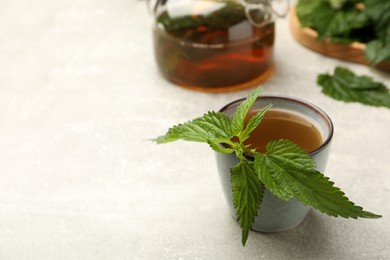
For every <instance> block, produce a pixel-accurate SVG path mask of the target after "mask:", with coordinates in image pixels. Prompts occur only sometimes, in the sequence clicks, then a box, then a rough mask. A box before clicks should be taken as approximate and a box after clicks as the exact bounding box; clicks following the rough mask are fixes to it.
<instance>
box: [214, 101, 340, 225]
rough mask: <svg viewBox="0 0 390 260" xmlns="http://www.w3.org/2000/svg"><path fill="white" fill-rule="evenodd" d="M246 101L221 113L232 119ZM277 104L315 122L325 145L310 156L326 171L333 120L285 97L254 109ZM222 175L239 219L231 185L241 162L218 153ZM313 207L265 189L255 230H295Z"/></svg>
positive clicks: (226, 195)
mask: <svg viewBox="0 0 390 260" xmlns="http://www.w3.org/2000/svg"><path fill="white" fill-rule="evenodd" d="M243 100H245V99H239V100H236V101H233V102H232V103H229V104H228V105H226V106H225V107H223V108H222V109H221V110H220V112H223V113H225V114H227V115H228V116H231V115H232V114H233V113H234V112H235V111H236V109H237V107H238V106H239V105H240V103H241V102H242V101H243ZM271 103H272V104H273V106H272V108H271V109H283V110H287V111H292V112H294V113H295V114H297V113H298V114H299V115H300V116H302V117H303V118H305V119H306V120H308V121H309V122H311V123H312V124H313V125H314V126H315V127H316V128H317V130H318V131H319V133H320V134H321V136H322V140H323V142H322V144H321V145H320V146H319V147H318V148H317V149H315V150H314V151H312V152H310V156H311V157H312V158H313V159H314V161H315V162H316V165H317V170H318V171H320V172H322V173H323V172H324V171H325V167H326V162H327V160H328V155H329V150H330V143H331V139H332V136H333V124H332V121H331V120H330V118H329V116H328V115H327V114H326V113H325V112H324V111H322V110H321V109H320V108H318V107H316V106H315V105H313V104H310V103H308V102H306V101H303V100H299V99H295V98H290V97H281V96H262V97H260V98H258V99H257V100H256V101H255V103H254V104H253V106H252V107H251V109H253V110H259V109H262V108H264V107H265V106H267V105H268V104H271ZM216 160H217V167H218V173H219V177H220V181H221V184H222V189H223V192H224V194H225V198H226V200H227V202H228V205H229V209H230V214H231V215H232V216H233V217H234V218H236V213H235V209H234V207H233V193H232V186H231V181H230V168H231V167H233V166H234V165H236V164H237V163H238V162H239V159H238V158H237V157H236V156H235V154H223V153H216ZM310 209H311V208H310V207H307V206H305V205H303V204H302V203H301V202H300V201H298V200H297V199H295V198H293V199H291V200H290V201H284V200H282V199H280V198H278V197H276V196H275V195H273V194H272V193H271V192H270V191H269V190H268V189H265V192H264V196H263V201H262V204H261V207H260V210H259V212H258V215H257V217H255V221H254V223H253V226H252V229H253V230H255V231H260V232H278V231H283V230H288V229H292V228H294V227H296V226H298V225H299V224H300V223H301V222H302V221H303V220H304V219H305V217H306V216H307V214H308V213H309V211H310Z"/></svg>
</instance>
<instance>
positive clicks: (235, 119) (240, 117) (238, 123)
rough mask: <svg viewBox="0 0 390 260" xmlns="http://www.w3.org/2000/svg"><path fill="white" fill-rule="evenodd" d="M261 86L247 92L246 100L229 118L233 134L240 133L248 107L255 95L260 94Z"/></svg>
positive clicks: (253, 100)
mask: <svg viewBox="0 0 390 260" xmlns="http://www.w3.org/2000/svg"><path fill="white" fill-rule="evenodd" d="M260 93H261V88H257V89H255V90H254V91H252V92H251V93H249V95H248V97H247V99H246V100H244V101H243V102H242V103H241V104H240V105H239V106H238V108H237V110H236V112H234V114H233V116H232V120H231V129H232V132H233V134H234V135H238V134H240V133H241V131H242V129H243V128H244V119H245V117H246V115H247V114H248V112H249V109H250V108H251V106H252V105H253V103H254V102H255V101H256V99H257V97H258V96H260Z"/></svg>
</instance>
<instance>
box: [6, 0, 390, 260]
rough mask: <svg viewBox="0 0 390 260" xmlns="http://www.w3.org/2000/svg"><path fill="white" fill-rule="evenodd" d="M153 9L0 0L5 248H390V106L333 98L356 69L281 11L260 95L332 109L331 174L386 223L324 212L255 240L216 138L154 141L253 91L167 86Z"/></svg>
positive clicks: (263, 255)
mask: <svg viewBox="0 0 390 260" xmlns="http://www.w3.org/2000/svg"><path fill="white" fill-rule="evenodd" d="M151 27H152V16H151V15H150V14H149V13H148V12H147V10H146V7H145V4H144V3H143V2H138V1H135V0H127V1H124V0H116V1H109V0H95V1H92V0H85V1H45V0H37V1H29V0H19V1H11V0H2V1H1V2H0V259H390V235H389V231H390V218H389V213H390V202H389V198H390V172H389V169H390V159H389V158H390V152H389V147H390V132H389V129H390V110H389V109H385V108H373V107H368V106H363V105H360V104H346V103H342V102H338V101H335V100H332V99H330V98H328V97H326V96H324V95H323V94H322V93H321V89H320V88H319V87H318V86H317V85H316V83H315V81H316V75H317V74H318V73H323V72H327V71H332V70H333V68H334V67H335V66H336V65H342V66H347V67H349V68H351V69H352V70H354V71H355V72H357V73H362V74H367V75H371V76H373V77H375V78H376V79H377V80H379V81H382V82H384V83H386V84H387V85H388V86H390V76H389V74H384V73H381V72H378V71H375V70H371V69H370V68H368V67H365V66H362V65H357V64H351V63H347V62H342V61H338V60H334V59H331V58H327V57H324V56H321V55H319V54H316V53H313V52H311V51H309V50H307V49H306V48H304V47H302V46H301V45H300V44H298V43H297V42H296V41H295V40H294V39H293V38H292V36H291V34H290V31H289V26H288V20H287V19H285V20H278V22H277V41H276V46H275V72H274V74H273V76H272V77H271V78H270V79H269V80H268V81H267V82H265V83H264V87H265V90H264V93H265V94H272V95H288V96H293V97H299V98H302V99H305V100H308V101H310V102H313V103H314V104H316V105H318V106H319V107H321V108H322V109H324V110H325V111H326V112H327V113H328V114H329V115H330V116H331V118H332V119H333V122H334V124H335V135H334V139H333V145H332V152H331V155H330V158H329V162H328V167H327V171H326V174H327V175H328V176H330V177H331V179H332V180H333V181H335V183H336V184H337V185H338V186H339V187H341V188H342V189H343V190H344V191H345V192H346V194H347V195H348V196H349V198H350V199H351V200H353V201H355V202H357V203H358V204H360V205H362V206H364V208H365V209H367V210H370V211H373V212H376V213H379V214H383V215H384V217H383V218H382V219H379V220H365V219H359V220H346V219H341V218H331V217H328V216H326V215H323V214H321V213H319V212H316V211H312V212H311V213H310V214H309V216H308V218H307V219H306V220H305V222H304V223H303V224H302V225H300V226H299V227H297V228H296V229H294V230H291V231H287V232H281V233H275V234H260V233H255V232H251V233H250V235H249V240H248V243H247V246H246V247H245V248H243V247H242V245H241V242H240V237H241V232H240V228H239V226H238V225H237V223H236V222H235V221H234V220H233V219H232V218H231V217H230V216H229V214H228V210H227V205H226V202H225V200H224V198H223V195H222V190H221V187H220V184H219V179H218V176H217V172H216V165H215V161H214V154H213V152H212V151H210V149H209V148H208V147H207V146H206V145H202V144H195V143H181V142H177V143H172V144H169V145H164V146H157V145H155V144H152V143H150V142H148V141H146V139H148V138H153V137H156V136H158V135H160V134H163V133H164V132H165V130H166V129H167V128H168V127H169V126H171V125H172V124H176V123H179V122H183V121H186V120H188V119H191V118H194V117H196V116H199V115H201V114H202V113H204V112H206V111H207V110H217V109H219V108H221V107H222V106H223V105H224V104H226V103H227V102H230V101H232V100H234V99H237V98H241V97H244V96H245V95H246V94H247V93H248V92H249V90H244V91H239V92H233V93H222V94H207V93H201V92H194V91H189V90H186V89H183V88H180V87H177V86H175V85H173V84H171V83H169V82H167V81H165V80H164V79H163V78H162V77H161V76H160V75H159V73H158V71H157V68H156V65H155V62H154V57H153V52H152V41H151Z"/></svg>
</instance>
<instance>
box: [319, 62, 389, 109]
mask: <svg viewBox="0 0 390 260" xmlns="http://www.w3.org/2000/svg"><path fill="white" fill-rule="evenodd" d="M317 83H318V85H319V86H320V87H321V88H322V92H323V93H324V94H325V95H328V96H330V97H332V98H334V99H337V100H340V101H344V102H359V103H362V104H365V105H370V106H383V107H388V108H390V92H389V90H388V88H387V87H386V86H385V85H384V84H382V83H380V82H375V81H374V80H373V79H372V78H370V77H367V76H357V75H355V74H354V73H353V72H352V71H350V70H348V69H346V68H342V67H337V68H336V69H335V71H334V74H333V75H329V74H320V75H319V76H318V77H317Z"/></svg>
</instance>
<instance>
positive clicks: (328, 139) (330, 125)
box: [219, 95, 334, 157]
mask: <svg viewBox="0 0 390 260" xmlns="http://www.w3.org/2000/svg"><path fill="white" fill-rule="evenodd" d="M262 99H271V100H272V99H281V100H286V101H289V102H294V103H299V104H301V105H303V106H305V107H307V108H309V109H310V110H312V111H314V112H315V113H316V114H317V115H319V116H320V117H321V118H322V119H323V120H324V121H325V122H326V124H327V127H328V129H329V134H328V135H327V137H326V138H325V140H324V141H323V142H322V144H321V145H320V146H319V147H317V148H316V149H315V150H313V151H311V152H309V155H310V156H313V155H315V154H317V153H319V152H320V151H322V150H323V149H325V147H326V146H328V145H329V143H330V142H331V140H332V137H333V132H334V127H333V122H332V120H331V119H330V117H329V116H328V114H326V113H325V112H324V111H323V110H322V109H321V108H319V107H318V106H316V105H314V104H312V103H310V102H308V101H305V100H303V99H299V98H294V97H288V96H277V95H264V96H260V97H258V98H257V99H256V101H258V100H262ZM244 100H246V98H240V99H236V100H234V101H232V102H230V103H228V104H226V105H225V106H223V107H222V108H221V109H219V112H221V113H223V112H224V111H225V110H226V109H228V108H229V107H231V106H232V105H235V104H236V103H241V102H243V101H244ZM256 101H255V102H256ZM271 103H272V102H271ZM246 156H249V157H252V156H251V155H246Z"/></svg>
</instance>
